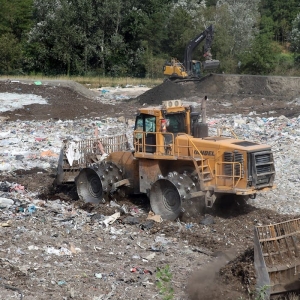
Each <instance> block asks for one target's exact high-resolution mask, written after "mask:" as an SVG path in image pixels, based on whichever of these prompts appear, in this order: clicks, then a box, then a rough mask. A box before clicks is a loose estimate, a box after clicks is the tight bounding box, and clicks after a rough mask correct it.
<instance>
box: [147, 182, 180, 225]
mask: <svg viewBox="0 0 300 300" xmlns="http://www.w3.org/2000/svg"><path fill="white" fill-rule="evenodd" d="M150 204H151V208H152V210H153V212H154V213H155V214H157V215H160V216H161V217H162V219H164V220H171V221H173V220H175V219H176V218H178V217H179V215H180V213H181V198H180V194H179V191H178V189H177V188H176V186H175V185H174V184H173V183H172V182H171V181H169V180H168V179H164V178H163V179H159V180H157V181H156V182H155V183H154V184H153V185H152V187H151V191H150Z"/></svg>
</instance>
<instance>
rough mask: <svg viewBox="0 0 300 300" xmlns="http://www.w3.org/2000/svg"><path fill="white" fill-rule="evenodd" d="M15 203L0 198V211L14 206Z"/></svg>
mask: <svg viewBox="0 0 300 300" xmlns="http://www.w3.org/2000/svg"><path fill="white" fill-rule="evenodd" d="M14 203H15V202H14V201H13V200H11V199H7V198H2V197H1V198H0V209H3V208H9V207H11V206H12V205H14Z"/></svg>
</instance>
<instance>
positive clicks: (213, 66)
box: [202, 59, 220, 70]
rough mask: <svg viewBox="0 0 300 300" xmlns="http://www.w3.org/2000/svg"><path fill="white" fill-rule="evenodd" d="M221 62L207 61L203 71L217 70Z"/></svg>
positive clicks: (204, 63) (215, 60) (203, 65)
mask: <svg viewBox="0 0 300 300" xmlns="http://www.w3.org/2000/svg"><path fill="white" fill-rule="evenodd" d="M219 65H220V61H219V60H217V59H210V60H205V61H204V62H203V63H202V68H203V70H215V69H217V68H218V67H219Z"/></svg>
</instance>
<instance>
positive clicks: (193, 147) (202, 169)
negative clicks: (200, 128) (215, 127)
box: [177, 133, 213, 178]
mask: <svg viewBox="0 0 300 300" xmlns="http://www.w3.org/2000/svg"><path fill="white" fill-rule="evenodd" d="M178 135H184V136H186V137H187V139H188V141H189V142H190V143H191V144H192V155H191V156H192V157H193V158H195V151H193V150H196V151H197V155H200V159H201V166H200V167H201V173H202V174H203V173H204V161H205V160H207V159H204V158H203V155H202V153H201V152H200V150H199V149H198V147H197V146H196V145H195V143H194V142H193V141H192V139H191V137H190V136H189V135H188V134H186V133H179V134H178ZM180 147H181V146H179V145H178V140H177V150H178V151H179V148H180ZM188 147H190V146H188ZM207 167H208V169H209V173H210V174H211V176H212V170H211V167H210V165H209V164H207ZM212 178H213V176H212Z"/></svg>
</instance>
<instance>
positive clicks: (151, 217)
mask: <svg viewBox="0 0 300 300" xmlns="http://www.w3.org/2000/svg"><path fill="white" fill-rule="evenodd" d="M147 220H153V221H155V222H158V223H161V222H162V221H163V219H162V218H161V216H160V215H156V214H155V213H154V212H152V211H149V214H148V217H147Z"/></svg>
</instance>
